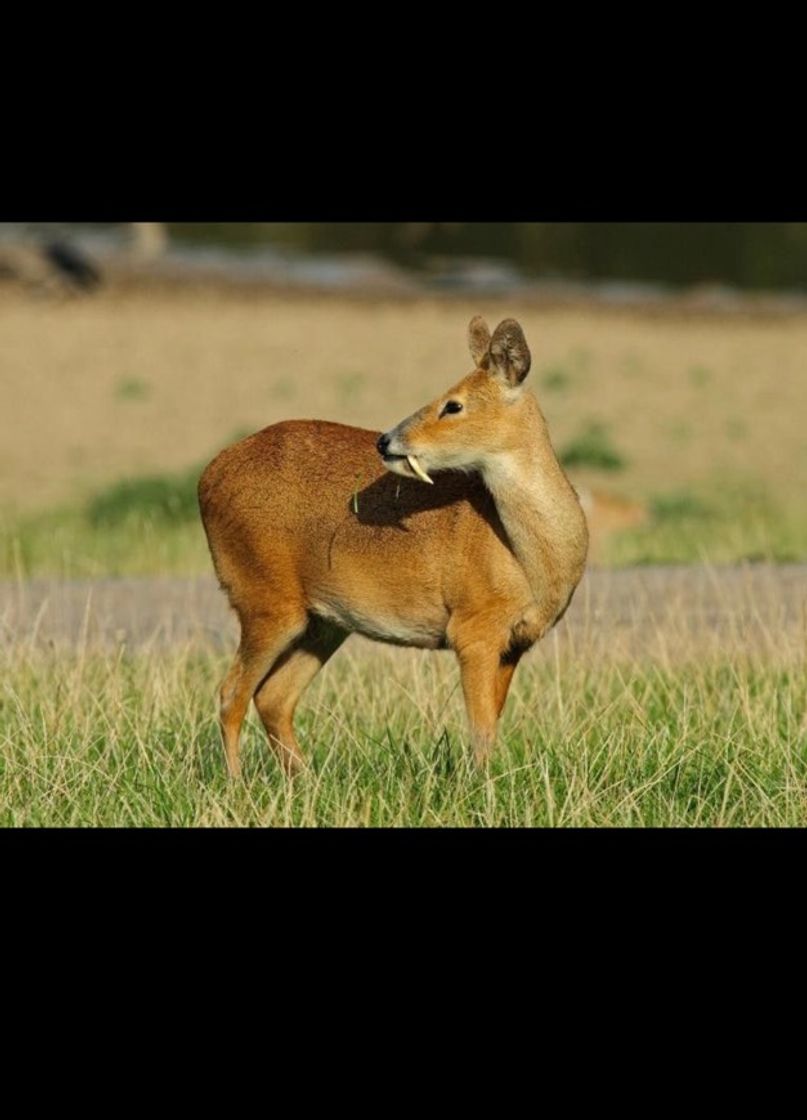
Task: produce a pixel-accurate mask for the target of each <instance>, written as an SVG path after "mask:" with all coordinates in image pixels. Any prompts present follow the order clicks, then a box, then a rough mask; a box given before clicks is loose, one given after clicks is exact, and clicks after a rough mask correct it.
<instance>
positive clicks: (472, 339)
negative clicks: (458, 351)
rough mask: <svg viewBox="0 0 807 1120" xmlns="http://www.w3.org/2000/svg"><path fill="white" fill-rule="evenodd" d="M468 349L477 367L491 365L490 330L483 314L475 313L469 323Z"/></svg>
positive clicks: (485, 367)
mask: <svg viewBox="0 0 807 1120" xmlns="http://www.w3.org/2000/svg"><path fill="white" fill-rule="evenodd" d="M468 349H469V350H470V351H471V357H472V358H473V360H474V361H475V362H476V367H477V369H487V368H488V366H489V365H490V331H489V330H488V325H487V323H486V322H485V320H484V319H483V318H482V316H481V315H474V317H473V319H471V322H470V323H469V325H468Z"/></svg>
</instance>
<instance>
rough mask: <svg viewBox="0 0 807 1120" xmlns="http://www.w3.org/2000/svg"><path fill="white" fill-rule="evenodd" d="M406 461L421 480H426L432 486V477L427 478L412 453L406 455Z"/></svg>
mask: <svg viewBox="0 0 807 1120" xmlns="http://www.w3.org/2000/svg"><path fill="white" fill-rule="evenodd" d="M406 461H407V463H408V464H409V466H410V467H411V468H412V470H413V471H414V472H415V474H416V475H417V476H418V478H419V479H420V480H421V481H422V482H428V483H429V485H430V486H434V479H431V478H429V476H428V475H427V474H426V472H425V471H424V469H423V467H421V465H420V463H419V462H418V461H417V459H416V458H415V456H414V455H407V456H406Z"/></svg>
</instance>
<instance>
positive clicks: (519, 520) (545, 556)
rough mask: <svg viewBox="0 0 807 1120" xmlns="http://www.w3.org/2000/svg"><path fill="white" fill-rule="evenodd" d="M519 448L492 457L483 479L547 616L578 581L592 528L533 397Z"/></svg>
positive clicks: (560, 605)
mask: <svg viewBox="0 0 807 1120" xmlns="http://www.w3.org/2000/svg"><path fill="white" fill-rule="evenodd" d="M525 403H526V404H527V407H526V409H525V412H526V416H525V417H524V420H525V423H524V424H523V426H522V428H521V432H520V436H523V439H521V440H520V442H519V444H518V445H517V446H514V447H512V448H510V449H508V450H507V451H504V452H499V453H497V454H495V455H492V456H490V457H489V458H488V459H487V460H486V461H485V463H484V464H483V466H482V477H483V479H484V482H485V485H486V486H487V488H488V490H489V491H490V493H491V494H492V496H493V499H494V501H495V503H496V509H497V511H498V514H499V517H500V518H501V522H502V524H503V526H504V529H505V532H506V533H507V536H508V538H509V540H510V544H511V546H512V549H513V552H514V554H515V557H516V559H517V560H518V562H519V564H520V565H521V567H522V569H523V570H524V574H525V575H526V577H527V582H528V583H529V586H530V590H531V591H532V595H533V599H534V601H535V604H536V605H537V606H538V608H539V610H540V611H541V613H542V614H544V613H546V614H547V615H548V616H552V618H551V621H554V619H555V617H557V613H555V614H553V611H562V610H563V609H564V608H565V606H566V604H567V603H568V600H569V597H570V596H571V594H572V592H573V591H574V588H575V587H576V586H577V584H578V583H579V581H580V579H581V577H582V574H583V568H584V566H585V561H586V553H587V551H588V530H587V527H586V520H585V516H584V514H583V510H582V508H581V506H580V502H579V501H578V498H577V494H576V493H575V491H574V489H573V488H572V485H571V483H570V482H569V480H568V479H567V477H566V475H565V473H564V471H563V468H562V467H561V465H560V463H559V462H558V459H557V456H556V455H555V452H554V450H553V448H552V444H551V442H550V439H549V432H548V430H547V426H546V421H545V419H544V417H543V414H542V412H541V410H540V408H539V407H538V402H537V401H536V400H535V398H534V397H532V395H530V400H529V402H525Z"/></svg>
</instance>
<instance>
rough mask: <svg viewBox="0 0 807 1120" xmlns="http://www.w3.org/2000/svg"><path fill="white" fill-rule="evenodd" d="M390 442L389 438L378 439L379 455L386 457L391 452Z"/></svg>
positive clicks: (381, 437)
mask: <svg viewBox="0 0 807 1120" xmlns="http://www.w3.org/2000/svg"><path fill="white" fill-rule="evenodd" d="M390 442H391V441H390V438H389V436H379V437H378V443H377V444H376V447H377V448H378V454H379V455H383V456H386V454H387V452H388V451H389V445H390Z"/></svg>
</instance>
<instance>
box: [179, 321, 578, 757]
mask: <svg viewBox="0 0 807 1120" xmlns="http://www.w3.org/2000/svg"><path fill="white" fill-rule="evenodd" d="M468 344H469V349H470V352H471V358H472V359H473V363H474V368H473V370H472V371H471V372H470V373H469V374H468V375H467V376H466V377H464V378H463V379H462V380H461V381H459V382H457V383H456V384H455V385H454V386H453V387H452V388H450V389H449V390H448V391H447V392H445V393H442V394H441V395H440V396H439V397H438V398H437V399H436V400H434V401H432V402H431V403H430V404H427V405H425V407H423V408H421V409H420V410H419V411H417V412H415V413H414V414H413V415H411V416H409V417H408V418H407V419H405V420H402V421H401V422H400V423H399V424H398V425H397V426H396V427H394V428H392V429H391V430H389V431H387V432H386V433H383V434H380V433H378V432H375V431H367V430H364V429H362V428H354V427H349V426H347V425H343V424H336V423H331V422H329V421H325V420H287V421H282V422H280V423H277V424H273V425H271V426H270V427H267V428H264V429H263V430H262V431H260V432H257V433H256V434H255V435H252V436H248V437H247V438H246V439H243V440H241V441H240V442H239V443H236V444H234V445H233V446H231V447H229V448H227V449H225V450H224V451H222V452H220V453H219V454H218V455H217V456H216V458H215V459H213V461H212V462H211V463H210V464H208V466H207V467H206V468H205V470H204V471H203V473H202V475H201V478H200V480H199V487H198V494H199V506H200V512H201V517H202V522H203V525H204V529H205V533H206V536H207V541H208V545H209V549H210V553H211V557H212V561H213V565H214V568H215V570H216V574H217V576H218V579H219V583H220V586H221V588H222V590H223V591H224V592H225V593H226V594H227V596H228V598H229V601H230V605H231V607H232V608H233V609H234V611H235V613H236V615H237V616H238V620H239V622H240V624H241V638H240V643H239V646H238V650H237V653H236V655H235V659H234V661H233V663H232V666H231V668H230V669H229V672H228V673H227V675H226V677H225V679H224V682H223V683H222V685H221V689H220V694H219V698H220V728H221V735H222V739H223V744H224V751H225V756H226V764H227V769H228V772H229V775H230V776H231V777H233V778H236V777H238V776H239V775H240V773H241V766H240V755H239V740H240V734H241V728H242V724H243V721H244V718H245V715H246V712H247V709H248V707H249V704H250V701H251V700H254V703H255V706H256V708H257V711H258V714H259V716H260V719H261V722H262V723H263V726H264V729H265V731H266V735H267V737H268V740H269V743H270V745H271V746H272V748H274V750H275V752H276V753H277V756H278V758H279V761H280V762H281V764H282V766H283V769H284V770H285V772H286V773H287V774H288V775H294V774H296V773H297V772H298V771H299V770H300V769H302V768H303V766H304V757H303V753H302V751H301V749H300V745H299V743H298V742H297V739H296V738H295V734H294V727H293V719H294V713H295V709H296V707H297V704H298V701H299V699H300V697H301V695H302V693H303V691H304V690H305V689H306V688H307V687H308V685H309V684H310V683H311V682H312V681H313V679H314V677H315V676H316V674H317V673H318V672H319V671H320V669H322V667H323V666H324V665H325V664H326V662H327V661H328V660H329V659H330V658H331V657H332V656H333V655H334V653H336V651H337V650H338V649H339V647H340V646H341V645H342V643H343V642H344V641H345V640H346V638H347V637H348V636H349V635H350V634H352V633H358V634H362V635H364V636H365V637H367V638H371V639H374V640H375V641H379V642H385V643H391V644H393V645H398V646H413V647H416V648H419V649H426V650H442V649H451V650H453V652H454V653H455V655H456V657H457V659H458V662H459V669H460V677H461V685H462V693H463V697H464V701H465V707H466V711H467V717H468V724H469V728H470V739H471V745H472V749H473V757H474V759H475V761H476V763H477V764H478V765H479V766H480V767H482V768H485V767H486V766H487V765H488V763H489V761H490V758H491V755H492V752H493V748H494V744H495V741H496V731H497V725H498V722H499V717H500V716H501V713H502V710H503V708H504V705H505V700H506V698H507V693H508V690H509V688H510V684H511V681H512V678H513V674H514V672H515V669H516V667H517V665H518V664H519V661H520V660H521V658H522V657H523V655H524V654H525V653H526V652H527V651H528V650H529V649H530V648H531V647H532V646H533V645H534V644H535V643H536V642H538V641H539V640H540V639H541V638H543V637H544V635H546V634H547V632H548V631H549V630H550V629H551V628H552V627H553V626H554V625H555V624H556V623H557V622H558V621H559V620H560V619H561V618H562V617H563V615H564V613H565V612H566V610H567V608H568V606H569V604H570V602H571V600H572V596H573V594H574V592H575V589H576V587H577V586H578V584H579V582H580V580H581V578H582V576H583V572H584V568H585V563H586V555H587V551H588V529H587V525H586V518H585V515H584V513H583V510H582V507H581V505H580V501H579V500H578V496H577V493H576V492H575V490H574V488H573V487H572V485H571V483H570V482H569V480H568V478H567V477H566V474H565V472H564V470H563V468H562V467H561V465H560V463H559V462H558V458H557V456H556V454H555V452H554V449H553V447H552V443H551V441H550V438H549V431H548V428H547V423H546V420H545V418H544V415H543V413H542V412H541V409H540V407H539V404H538V401H537V399H536V397H535V395H534V394H533V393H532V391H531V390H530V389H529V388H528V387H526V386H525V385H524V381H525V378H526V377H527V375H528V373H529V371H530V365H531V361H532V359H531V355H530V351H529V348H528V345H527V341H526V338H525V336H524V332H523V330H522V328H521V326H520V325H519V323H518V322H516V320H514V319H505V320H504V321H503V322H501V323H500V324H499V325H498V327H497V328H496V330H495V331H494V332H493V334H492V335H491V333H490V330H489V329H488V327H487V325H486V323H485V321H484V319H482V318H481V317H480V316H476V317H475V318H474V319H472V320H471V323H470V327H469V330H468Z"/></svg>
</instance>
